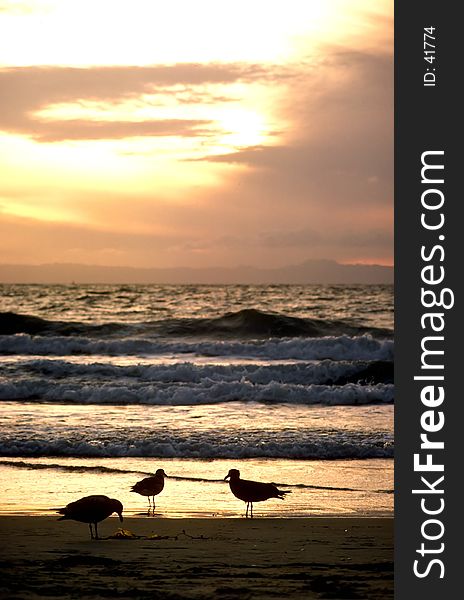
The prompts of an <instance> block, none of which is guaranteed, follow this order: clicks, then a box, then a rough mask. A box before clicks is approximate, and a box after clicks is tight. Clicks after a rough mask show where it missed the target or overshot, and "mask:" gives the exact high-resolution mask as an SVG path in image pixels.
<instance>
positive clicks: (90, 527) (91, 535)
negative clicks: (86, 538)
mask: <svg viewBox="0 0 464 600" xmlns="http://www.w3.org/2000/svg"><path fill="white" fill-rule="evenodd" d="M89 529H90V539H91V540H93V530H92V523H89Z"/></svg>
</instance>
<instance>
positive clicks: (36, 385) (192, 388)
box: [0, 378, 394, 406]
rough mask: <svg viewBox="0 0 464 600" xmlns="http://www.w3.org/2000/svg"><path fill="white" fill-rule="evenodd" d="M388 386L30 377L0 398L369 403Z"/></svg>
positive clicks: (385, 399)
mask: <svg viewBox="0 0 464 600" xmlns="http://www.w3.org/2000/svg"><path fill="white" fill-rule="evenodd" d="M393 398H394V386H393V385H390V384H388V385H385V384H376V385H356V384H347V385H343V386H330V385H317V384H311V385H300V384H286V383H279V382H275V381H272V382H270V383H266V384H255V383H252V382H250V381H233V382H227V381H222V382H217V381H214V380H211V379H203V380H202V381H201V382H200V383H189V384H188V385H186V384H182V383H174V384H169V383H168V384H165V383H162V382H159V383H144V382H140V383H138V382H137V383H128V382H127V381H126V380H122V381H120V382H113V381H111V382H104V383H101V384H98V383H95V382H92V383H87V384H86V383H82V382H79V383H68V382H61V381H48V380H45V379H43V378H37V379H36V378H31V379H25V380H22V381H17V382H3V383H0V400H28V401H31V400H39V401H49V402H53V401H56V402H70V403H79V404H154V405H156V404H159V405H172V406H175V405H195V404H216V403H219V402H231V401H237V400H240V401H249V402H250V401H254V402H274V403H290V404H305V405H310V404H326V405H344V404H345V405H356V404H368V403H372V402H382V403H391V402H393Z"/></svg>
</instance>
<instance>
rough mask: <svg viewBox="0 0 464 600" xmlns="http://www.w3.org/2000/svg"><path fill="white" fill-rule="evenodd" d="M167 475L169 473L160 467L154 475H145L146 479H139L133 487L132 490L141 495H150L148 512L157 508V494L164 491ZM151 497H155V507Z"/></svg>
mask: <svg viewBox="0 0 464 600" xmlns="http://www.w3.org/2000/svg"><path fill="white" fill-rule="evenodd" d="M165 477H167V475H166V473H165V472H164V471H163V469H158V470H157V471H156V473H155V474H154V475H152V476H151V477H145V479H142V480H141V481H137V483H136V484H135V485H133V486H132V488H131V492H135V493H136V494H140V495H141V496H148V512H150V510H153V511H154V510H155V496H156V495H157V494H159V493H160V492H162V491H163V488H164V478H165ZM150 498H153V508H152V505H151V500H150Z"/></svg>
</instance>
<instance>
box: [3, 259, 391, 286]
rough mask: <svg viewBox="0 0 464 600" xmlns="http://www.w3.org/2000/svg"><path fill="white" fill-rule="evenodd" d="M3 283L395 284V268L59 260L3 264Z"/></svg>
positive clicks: (333, 263)
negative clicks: (157, 265)
mask: <svg viewBox="0 0 464 600" xmlns="http://www.w3.org/2000/svg"><path fill="white" fill-rule="evenodd" d="M0 282H1V283H64V284H70V283H167V284H178V283H184V284H188V283H192V284H227V283H230V284H233V283H237V284H260V283H263V284H274V283H275V284H279V283H284V284H285V283H287V284H292V283H295V284H297V283H300V284H304V283H348V284H350V283H352V284H355V283H393V267H385V266H382V265H358V264H349V265H346V264H340V263H338V262H336V261H333V260H307V261H305V262H304V263H301V264H298V265H289V266H287V267H279V268H267V269H263V268H257V267H246V266H241V267H233V268H222V267H214V268H171V269H142V268H133V267H101V266H97V265H80V264H72V263H69V264H67V263H62V264H60V263H56V264H43V265H0Z"/></svg>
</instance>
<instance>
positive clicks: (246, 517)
mask: <svg viewBox="0 0 464 600" xmlns="http://www.w3.org/2000/svg"><path fill="white" fill-rule="evenodd" d="M249 506H250V503H249V502H247V509H246V513H245V519H248V507H249Z"/></svg>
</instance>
